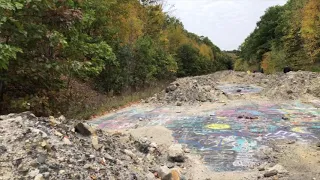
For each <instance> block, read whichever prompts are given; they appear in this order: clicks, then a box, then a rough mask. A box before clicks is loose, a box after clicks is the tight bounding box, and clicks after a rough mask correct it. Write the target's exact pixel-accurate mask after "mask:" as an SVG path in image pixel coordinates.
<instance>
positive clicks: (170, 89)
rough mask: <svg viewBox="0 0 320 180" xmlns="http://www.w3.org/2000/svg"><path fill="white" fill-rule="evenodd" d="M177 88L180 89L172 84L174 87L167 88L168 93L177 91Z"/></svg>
mask: <svg viewBox="0 0 320 180" xmlns="http://www.w3.org/2000/svg"><path fill="white" fill-rule="evenodd" d="M177 88H178V87H177V86H176V85H174V84H172V85H170V86H168V87H167V88H166V93H168V92H170V91H175V90H176V89H177Z"/></svg>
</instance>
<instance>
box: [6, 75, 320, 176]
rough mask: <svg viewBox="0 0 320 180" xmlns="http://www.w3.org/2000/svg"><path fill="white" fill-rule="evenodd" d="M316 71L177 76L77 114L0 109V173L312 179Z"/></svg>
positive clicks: (319, 93)
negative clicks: (2, 112) (115, 106)
mask: <svg viewBox="0 0 320 180" xmlns="http://www.w3.org/2000/svg"><path fill="white" fill-rule="evenodd" d="M319 138H320V74H319V73H311V72H302V71H299V72H289V73H287V74H283V73H278V74H274V75H265V74H261V73H245V72H234V71H223V72H217V73H215V74H211V75H206V76H198V77H188V78H182V79H177V80H176V81H175V82H173V83H172V84H170V85H169V86H168V87H167V88H166V89H165V90H163V92H160V93H159V94H156V95H155V96H154V97H150V98H149V99H146V100H143V101H142V102H141V103H139V104H135V105H132V106H130V107H127V108H124V109H121V110H118V111H115V112H113V113H110V114H107V115H105V116H103V117H99V118H96V119H93V120H91V121H88V122H86V123H79V121H71V120H66V119H65V118H64V117H63V116H61V117H59V118H53V117H50V118H37V117H35V116H34V115H32V114H31V113H23V114H10V115H6V116H0V143H1V144H0V155H1V156H0V163H1V165H0V179H37V180H39V179H148V180H149V179H150V180H152V179H174V180H176V179H190V180H194V179H195V180H196V179H199V180H205V179H212V180H213V179H218V180H220V179H221V180H222V179H225V180H229V179H232V180H234V179H248V180H251V179H287V180H292V179H296V180H301V179H303V180H307V179H310V180H316V179H320V140H319Z"/></svg>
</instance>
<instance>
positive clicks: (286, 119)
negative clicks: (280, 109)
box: [281, 116, 290, 121]
mask: <svg viewBox="0 0 320 180" xmlns="http://www.w3.org/2000/svg"><path fill="white" fill-rule="evenodd" d="M281 119H283V120H285V121H288V120H290V119H289V118H288V117H285V116H284V117H282V118H281Z"/></svg>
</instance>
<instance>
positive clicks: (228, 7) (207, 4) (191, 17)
mask: <svg viewBox="0 0 320 180" xmlns="http://www.w3.org/2000/svg"><path fill="white" fill-rule="evenodd" d="M286 1H287V0H167V4H170V5H174V7H173V8H171V9H172V10H173V11H172V12H171V11H170V12H171V14H172V15H174V16H176V17H178V18H179V19H180V20H181V21H182V22H183V24H184V26H185V28H186V29H187V30H188V31H191V32H193V33H196V34H198V35H203V36H208V37H209V38H210V39H211V40H212V42H213V43H214V44H216V45H217V46H219V47H220V48H221V49H222V50H233V49H238V47H239V45H240V44H241V43H242V42H243V41H244V39H245V38H246V37H247V36H248V35H249V34H250V33H251V32H252V31H253V30H254V28H255V26H256V22H257V21H258V20H259V19H260V17H261V16H262V15H263V14H264V12H265V10H266V9H267V8H268V7H270V6H274V5H283V4H285V3H286Z"/></svg>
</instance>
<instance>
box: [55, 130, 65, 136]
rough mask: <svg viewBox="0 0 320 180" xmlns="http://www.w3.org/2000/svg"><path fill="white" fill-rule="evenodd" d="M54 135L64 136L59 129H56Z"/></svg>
mask: <svg viewBox="0 0 320 180" xmlns="http://www.w3.org/2000/svg"><path fill="white" fill-rule="evenodd" d="M54 135H56V136H59V137H62V136H63V134H62V133H60V132H59V131H54Z"/></svg>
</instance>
